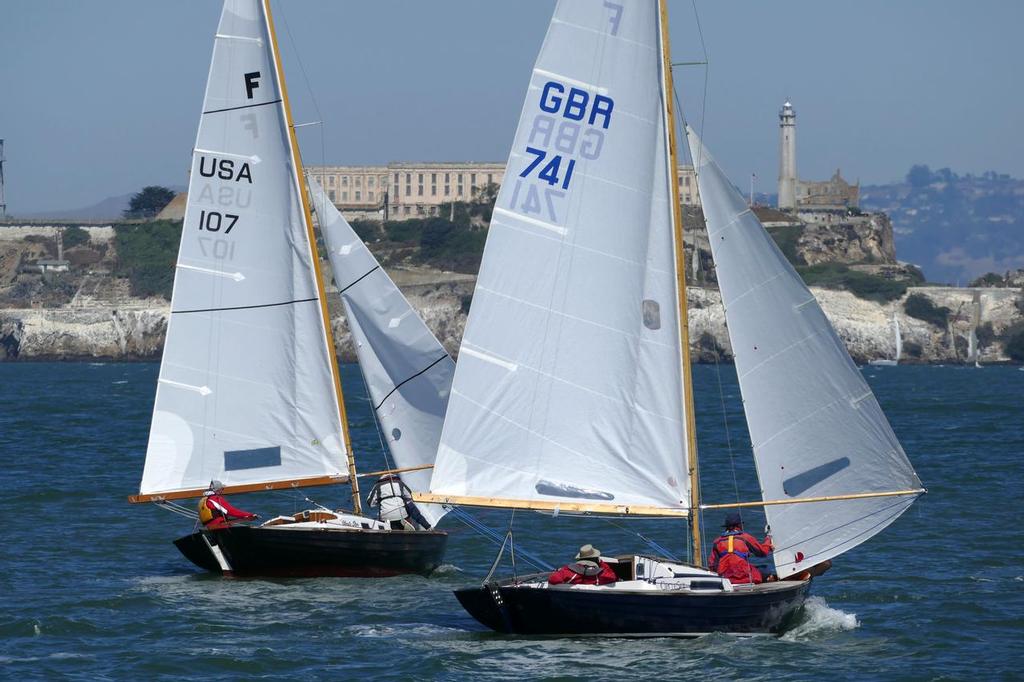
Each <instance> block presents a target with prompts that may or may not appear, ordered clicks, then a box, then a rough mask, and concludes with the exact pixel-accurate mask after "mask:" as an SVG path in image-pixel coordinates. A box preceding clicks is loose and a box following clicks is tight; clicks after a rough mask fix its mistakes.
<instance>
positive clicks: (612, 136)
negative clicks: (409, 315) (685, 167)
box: [414, 0, 923, 636]
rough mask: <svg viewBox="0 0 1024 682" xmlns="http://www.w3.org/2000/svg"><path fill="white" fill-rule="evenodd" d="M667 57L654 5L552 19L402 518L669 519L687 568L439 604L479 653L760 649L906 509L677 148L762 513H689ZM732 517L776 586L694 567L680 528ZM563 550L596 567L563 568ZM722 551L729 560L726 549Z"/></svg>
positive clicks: (577, 10)
mask: <svg viewBox="0 0 1024 682" xmlns="http://www.w3.org/2000/svg"><path fill="white" fill-rule="evenodd" d="M670 54H671V52H670V49H669V41H668V27H667V9H666V6H665V0H660V1H659V0H644V1H637V2H630V3H621V4H620V3H612V2H603V3H602V2H597V1H596V0H589V1H588V0H560V1H559V2H558V5H557V7H556V9H555V13H554V17H553V18H552V21H551V24H550V27H549V29H548V33H547V36H546V37H545V40H544V44H543V46H542V48H541V52H540V56H539V57H538V59H537V63H536V66H535V68H534V70H533V73H532V77H531V80H530V85H529V90H528V93H527V97H526V103H525V105H524V108H523V111H522V115H521V118H520V121H519V127H518V130H517V132H516V136H515V140H514V143H513V148H512V152H511V154H510V157H509V161H508V173H507V175H506V178H507V179H506V181H505V183H503V185H502V187H501V191H500V193H499V195H498V199H497V203H496V205H495V209H494V214H493V218H492V221H491V227H490V231H489V233H488V237H487V245H486V248H485V250H484V256H483V261H482V263H481V266H480V274H479V277H478V280H477V285H476V290H475V292H474V296H473V305H472V307H471V309H470V313H469V319H468V321H467V324H466V331H465V334H464V336H463V339H462V346H461V350H460V355H459V365H458V368H457V370H456V373H455V378H454V381H453V384H452V397H451V399H450V401H449V405H448V411H447V413H446V415H445V422H444V428H443V431H442V434H441V442H440V447H439V450H438V456H437V461H436V464H435V468H434V470H433V475H432V478H431V482H430V492H429V493H418V494H415V495H414V498H415V499H417V500H419V501H423V502H433V503H442V504H461V505H475V506H483V507H502V508H510V509H531V510H537V511H547V512H550V513H552V514H559V513H561V514H605V515H616V516H621V517H638V516H639V517H668V518H672V517H674V518H686V519H688V520H689V523H690V547H691V554H690V556H691V561H690V563H684V562H679V561H672V560H667V559H651V558H647V557H643V556H640V555H626V556H625V557H620V559H619V560H618V561H616V562H614V563H612V567H613V568H611V570H612V571H614V573H615V574H616V576H617V577H618V580H617V581H609V582H611V583H612V584H600V585H589V584H568V585H566V584H553V582H552V580H550V579H546V577H545V576H543V575H538V576H530V577H525V578H521V579H512V580H504V581H496V582H492V581H491V579H490V575H488V577H487V578H485V580H484V584H483V586H481V587H474V588H467V589H462V590H458V591H457V592H456V596H457V597H458V599H459V601H460V603H461V604H462V605H463V606H464V607H465V608H466V609H467V611H469V612H470V613H471V614H472V615H473V616H474V617H475V618H476V619H477V620H478V621H479V622H481V623H482V624H484V625H486V626H487V627H490V628H492V629H495V630H499V631H501V632H508V633H516V634H552V635H579V634H607V635H612V634H614V635H643V636H696V635H701V634H705V633H707V632H711V631H719V632H729V633H737V634H753V633H773V632H778V631H779V630H780V629H781V628H784V627H785V624H786V623H787V622H788V620H789V619H790V618H791V617H792V615H793V614H794V613H795V612H796V610H797V609H799V607H800V605H801V604H802V602H803V599H804V597H805V596H806V594H807V592H808V589H809V587H810V581H811V579H812V578H813V577H815V576H816V575H820V574H821V573H822V572H824V571H825V570H826V569H827V568H828V567H829V566H830V565H831V564H830V560H831V559H832V558H833V557H836V556H838V555H839V554H842V553H843V552H845V551H847V550H849V549H851V548H853V547H855V546H857V545H858V544H860V543H861V542H864V541H865V540H867V539H868V538H870V537H871V536H873V535H874V534H876V533H878V532H879V531H881V530H882V529H883V528H885V527H886V526H888V525H889V524H890V523H892V522H893V521H894V520H895V519H896V518H897V517H898V516H899V515H900V514H901V513H902V512H903V511H905V510H906V509H907V507H909V505H910V504H911V503H912V502H913V500H914V499H915V497H916V496H917V495H918V494H920V493H921V492H923V490H922V488H921V486H920V481H919V480H918V479H917V476H916V475H915V474H914V472H913V469H912V468H911V466H910V463H909V462H908V461H907V458H906V456H905V454H904V453H903V450H902V448H901V447H900V445H899V443H898V441H897V440H896V437H895V435H893V433H892V430H891V428H889V425H888V423H887V422H886V420H885V417H884V415H882V413H881V410H880V408H879V407H878V403H877V401H876V400H875V398H874V396H873V395H872V393H871V391H870V389H869V388H868V387H867V385H866V384H865V382H864V380H863V378H862V377H861V376H860V373H859V371H858V369H857V367H856V366H855V365H854V364H853V362H852V360H850V357H849V355H848V354H847V352H846V350H845V348H844V347H843V345H842V343H841V342H840V341H839V339H838V337H837V336H836V334H835V332H834V330H833V329H832V327H831V326H830V325H829V322H828V320H827V318H826V317H825V315H824V313H823V312H822V311H821V308H820V307H819V306H818V304H817V302H816V301H815V300H814V297H813V296H812V295H811V294H810V292H809V291H808V290H807V287H806V286H805V285H804V284H803V282H802V280H801V279H800V277H799V275H797V273H796V272H795V271H794V270H793V268H792V267H791V266H790V265H789V263H788V262H787V261H786V259H785V257H784V256H783V255H782V253H781V252H780V251H779V250H778V248H777V247H776V246H775V244H774V242H773V241H772V239H771V237H770V236H769V235H768V234H767V233H766V232H765V230H764V228H763V226H762V225H761V224H760V223H759V222H758V220H757V218H756V216H754V214H753V213H752V212H751V211H750V210H749V207H748V206H747V205H746V203H745V202H744V201H743V199H742V197H740V196H739V193H738V192H737V191H736V189H735V188H734V187H733V186H732V185H731V183H729V181H728V180H727V179H726V177H725V175H724V173H722V172H721V169H719V168H718V167H717V165H715V164H714V162H713V160H712V159H711V157H710V155H708V154H707V151H706V150H705V149H704V147H703V145H702V144H701V143H700V141H699V140H698V139H697V137H696V135H695V134H693V132H692V131H689V130H688V131H687V132H688V136H689V142H690V148H691V153H692V156H693V159H694V167H695V169H696V171H697V180H698V186H699V191H700V196H701V202H702V205H703V207H704V212H705V217H706V219H707V226H708V235H709V239H710V243H711V248H712V254H713V256H714V259H715V263H716V267H717V274H718V280H719V283H720V287H721V291H722V296H723V301H724V304H725V311H726V316H727V321H728V330H729V335H730V340H731V342H732V347H733V349H734V353H735V362H736V367H737V372H738V374H739V381H740V388H741V391H742V394H743V399H744V411H745V415H746V418H747V422H748V426H749V431H750V434H751V438H752V441H753V449H754V458H755V461H756V463H757V470H758V476H759V479H760V482H761V490H762V496H763V497H762V499H761V500H759V501H754V502H744V503H741V502H738V501H737V502H735V503H730V504H704V503H702V502H701V498H700V485H699V483H700V479H699V474H698V457H697V445H696V425H695V422H694V406H693V405H694V403H693V394H692V380H691V376H690V357H689V342H688V329H687V319H688V317H687V309H686V284H685V280H684V267H683V264H684V256H683V233H682V223H681V219H680V210H679V206H680V201H679V184H678V181H677V175H676V168H677V166H678V161H677V154H676V139H675V138H676V132H675V129H676V122H675V118H674V115H673V106H672V103H673V97H672V93H673V91H674V90H673V86H672V72H671V59H670ZM753 506H756V507H764V508H765V513H766V515H767V517H768V521H769V524H770V526H771V529H772V536H773V538H774V561H775V572H776V574H777V578H778V580H777V581H774V582H766V583H763V584H751V583H753V582H754V581H755V578H753V573H752V572H751V573H750V575H751V578H750V579H749V580H747V579H745V580H743V581H740V582H741V583H742V584H733V582H732V580H730V579H726V578H723V577H722V576H720V575H719V574H718V573H717V572H713V571H710V570H708V569H706V568H704V567H703V565H702V562H703V553H702V549H701V548H702V533H701V526H702V524H701V518H702V516H704V512H705V511H708V510H717V509H725V508H743V507H753ZM730 516H731V515H730ZM740 525H741V524H740ZM507 538H511V530H510V531H509V535H508V536H507ZM585 550H586V551H589V552H591V553H592V552H596V550H594V549H593V547H590V548H589V549H588V548H587V547H584V548H581V552H580V555H578V556H577V559H579V558H580V557H581V556H582V555H583V554H584V551H585ZM715 550H716V552H717V551H718V543H717V542H716V543H715ZM726 551H727V552H728V553H733V552H736V551H745V550H736V549H735V548H734V545H733V542H732V541H731V540H730V541H729V542H728V543H727V549H726ZM588 556H593V555H592V554H588ZM499 559H500V555H499ZM497 565H498V560H495V563H494V566H497ZM577 567H579V564H577ZM493 570H494V569H493V568H492V573H493ZM564 570H568V571H570V572H572V567H571V566H566V567H565V569H564ZM581 570H582V569H581ZM601 570H602V572H603V570H604V569H601ZM576 572H577V573H579V571H576ZM583 574H584V575H585V571H584V573H583ZM553 577H554V576H553ZM730 577H731V576H730ZM596 580H599V579H596ZM556 582H557V581H556Z"/></svg>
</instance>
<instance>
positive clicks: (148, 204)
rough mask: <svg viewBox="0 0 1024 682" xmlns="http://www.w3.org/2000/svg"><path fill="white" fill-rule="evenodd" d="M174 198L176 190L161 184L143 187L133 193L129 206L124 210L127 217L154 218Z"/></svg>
mask: <svg viewBox="0 0 1024 682" xmlns="http://www.w3.org/2000/svg"><path fill="white" fill-rule="evenodd" d="M173 198H174V191H173V190H170V189H167V188H166V187H161V186H159V185H150V186H148V187H143V188H142V190H141V191H139V192H136V193H135V194H133V195H132V198H131V201H130V202H129V204H128V208H127V209H126V210H125V211H124V217H125V218H152V217H153V216H155V215H156V214H157V213H159V212H160V211H162V210H163V209H164V207H165V206H167V204H169V203H171V199H173Z"/></svg>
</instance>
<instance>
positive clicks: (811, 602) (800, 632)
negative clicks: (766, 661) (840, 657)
mask: <svg viewBox="0 0 1024 682" xmlns="http://www.w3.org/2000/svg"><path fill="white" fill-rule="evenodd" d="M859 625H860V623H859V622H858V621H857V614H856V613H846V612H845V611H841V610H840V609H834V608H832V607H831V606H829V605H828V604H827V603H826V602H825V600H824V599H822V598H821V597H810V598H808V599H807V601H806V602H804V611H803V614H802V615H801V617H800V621H799V622H798V623H797V624H796V625H795V626H794V627H793V628H791V629H790V630H788V631H787V632H786V633H785V634H784V635H783V636H782V639H784V640H789V641H802V640H806V639H813V638H815V637H821V636H823V635H828V634H831V633H834V632H842V631H844V630H853V629H854V628H856V627H858V626H859Z"/></svg>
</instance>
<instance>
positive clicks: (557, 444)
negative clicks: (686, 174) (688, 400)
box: [431, 0, 689, 513]
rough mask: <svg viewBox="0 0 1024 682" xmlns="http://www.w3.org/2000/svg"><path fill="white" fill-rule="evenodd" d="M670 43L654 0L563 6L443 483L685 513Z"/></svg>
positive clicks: (510, 195)
mask: <svg viewBox="0 0 1024 682" xmlns="http://www.w3.org/2000/svg"><path fill="white" fill-rule="evenodd" d="M659 36H660V34H659V16H658V6H657V3H656V2H654V1H653V0H647V1H644V2H629V3H625V2H621V3H620V2H603V3H602V2H590V1H584V0H561V1H560V2H559V3H558V6H557V8H556V10H555V14H554V17H553V19H552V21H551V25H550V27H549V29H548V33H547V36H546V37H545V40H544V44H543V46H542V48H541V53H540V56H539V57H538V59H537V63H536V66H535V68H534V70H533V73H532V76H531V78H530V85H529V89H528V92H527V96H526V103H525V106H524V107H523V111H522V115H521V117H520V121H519V127H518V129H517V131H516V135H515V141H514V144H513V147H512V152H511V155H510V157H509V161H508V166H507V172H506V175H505V180H504V182H503V183H502V187H501V191H500V193H499V195H498V200H497V204H496V206H495V209H494V215H493V218H492V220H491V225H490V232H489V234H488V238H487V245H486V248H485V251H484V257H483V262H482V264H481V267H480V275H479V279H478V281H477V286H476V291H475V293H474V296H473V304H472V307H471V309H470V314H469V320H468V322H467V325H466V331H465V335H464V337H463V340H462V346H461V349H460V353H459V362H458V368H457V370H456V372H455V380H454V385H453V389H452V396H451V398H450V400H449V405H448V413H447V417H446V419H445V423H444V431H443V433H442V436H441V447H440V451H439V453H438V459H437V464H436V468H435V471H434V475H433V479H432V481H431V489H432V492H433V493H435V494H438V495H450V496H472V497H476V498H477V499H482V498H488V499H487V500H486V502H488V503H491V504H499V505H503V506H531V505H528V504H524V502H534V503H541V504H533V505H532V506H534V507H541V508H544V507H543V506H542V505H544V504H546V505H547V508H559V507H558V505H559V504H563V503H564V504H567V505H568V504H570V503H572V504H578V503H590V504H588V506H589V507H590V508H608V507H609V506H611V505H627V506H628V505H650V506H653V507H657V508H660V509H667V508H673V509H675V510H676V511H680V510H681V509H682V508H686V507H687V506H688V500H689V495H688V492H689V490H688V487H689V482H688V480H687V474H686V466H685V464H684V463H685V461H686V438H685V426H684V424H685V413H684V407H683V388H682V371H681V354H680V329H679V319H678V312H677V311H678V299H677V292H676V277H675V266H674V258H675V255H674V254H675V252H674V244H673V229H672V213H671V208H670V203H671V202H670V200H669V187H670V184H669V183H670V182H672V177H671V176H672V174H671V173H670V172H669V168H668V162H667V141H666V132H665V115H664V111H665V109H664V107H665V103H664V101H663V96H662V87H661V79H662V74H661V63H662V62H661V51H660V45H659ZM462 501H466V500H462ZM565 508H569V507H568V506H567V507H565ZM684 513H685V512H684Z"/></svg>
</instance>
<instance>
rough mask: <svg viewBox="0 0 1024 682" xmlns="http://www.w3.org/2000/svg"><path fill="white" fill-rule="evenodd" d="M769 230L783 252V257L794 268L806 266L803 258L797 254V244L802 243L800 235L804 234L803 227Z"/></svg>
mask: <svg viewBox="0 0 1024 682" xmlns="http://www.w3.org/2000/svg"><path fill="white" fill-rule="evenodd" d="M767 230H768V234H770V235H771V237H772V239H774V240H775V243H776V244H777V245H778V247H779V250H780V251H782V255H784V256H785V257H786V260H788V261H789V262H790V263H791V264H793V265H794V266H798V265H806V263H805V262H804V260H803V258H801V257H800V256H798V255H797V252H796V247H797V243H798V242H799V241H800V235H802V234H803V232H804V228H803V226H802V225H786V226H784V227H769V228H767Z"/></svg>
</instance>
